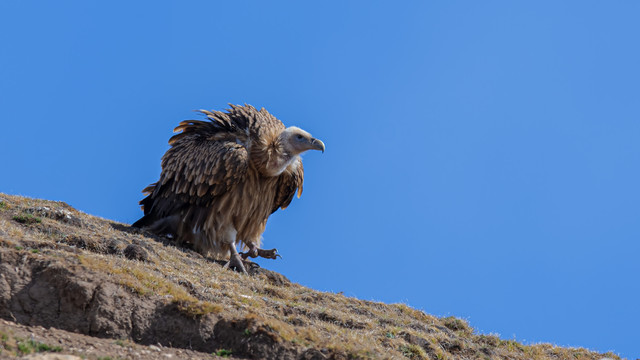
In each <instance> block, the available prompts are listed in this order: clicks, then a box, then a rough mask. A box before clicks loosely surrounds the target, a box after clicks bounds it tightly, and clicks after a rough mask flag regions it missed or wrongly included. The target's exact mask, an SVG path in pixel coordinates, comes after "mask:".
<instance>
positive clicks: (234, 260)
mask: <svg viewBox="0 0 640 360" xmlns="http://www.w3.org/2000/svg"><path fill="white" fill-rule="evenodd" d="M222 268H223V269H232V270H235V271H238V272H242V273H244V274H246V275H248V274H249V273H248V272H247V269H245V268H244V264H242V259H241V257H240V255H238V253H235V254H232V255H231V257H230V258H229V261H227V263H226V264H224V266H223V267H222Z"/></svg>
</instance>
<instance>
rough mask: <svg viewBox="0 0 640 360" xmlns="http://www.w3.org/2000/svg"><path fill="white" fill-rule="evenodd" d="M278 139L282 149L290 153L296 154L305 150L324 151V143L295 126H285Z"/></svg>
mask: <svg viewBox="0 0 640 360" xmlns="http://www.w3.org/2000/svg"><path fill="white" fill-rule="evenodd" d="M280 141H281V142H282V146H283V147H284V150H285V151H286V152H287V153H289V154H291V155H298V154H301V153H303V152H305V151H307V150H321V151H322V152H324V143H323V142H322V141H320V140H319V139H316V138H314V137H313V136H311V134H309V133H308V132H306V131H304V130H302V129H300V128H298V127H295V126H290V127H288V128H286V129H285V130H284V131H283V132H282V134H280Z"/></svg>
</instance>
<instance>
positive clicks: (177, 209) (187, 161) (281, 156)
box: [133, 105, 324, 272]
mask: <svg viewBox="0 0 640 360" xmlns="http://www.w3.org/2000/svg"><path fill="white" fill-rule="evenodd" d="M200 112H201V113H203V114H205V115H206V116H207V118H208V121H197V120H188V121H183V122H181V123H180V124H179V125H178V127H176V128H175V130H174V132H179V134H177V135H174V136H173V137H172V138H171V139H170V140H169V144H170V145H171V148H170V149H169V150H168V151H167V152H166V153H165V155H164V156H163V157H162V173H161V174H160V180H158V182H157V183H155V184H151V185H149V186H148V187H147V188H145V189H144V190H143V192H144V193H146V194H148V196H147V197H146V198H145V199H143V200H142V201H140V204H141V205H142V208H143V210H144V216H143V217H142V218H141V219H140V220H138V221H136V222H135V223H134V224H133V226H136V227H142V228H145V229H147V230H149V231H151V232H154V233H157V234H160V235H165V234H171V235H173V236H174V237H175V238H176V239H177V241H178V242H179V243H185V242H186V243H191V244H192V245H193V246H194V247H195V249H196V250H198V251H200V252H202V253H203V254H205V255H209V256H213V257H215V258H229V257H230V261H229V262H228V263H227V265H231V266H232V267H235V268H236V269H238V270H240V271H243V272H246V271H245V269H244V267H243V265H242V261H241V258H240V255H239V254H238V252H237V250H236V245H243V246H244V247H245V248H246V249H247V250H248V251H247V252H246V253H243V254H242V258H244V259H246V258H247V257H248V256H251V257H256V256H262V257H266V258H275V257H276V256H278V255H277V251H276V250H275V249H273V250H262V249H260V242H261V236H262V233H263V232H264V229H265V226H266V223H267V219H268V217H269V215H271V214H272V213H273V212H275V211H276V210H278V209H279V208H282V209H284V208H286V207H287V206H288V205H289V204H290V203H291V200H292V199H293V196H294V194H295V193H296V191H297V193H298V197H300V195H301V194H302V182H303V179H304V171H303V168H302V160H301V159H300V156H299V155H300V154H301V153H302V152H304V151H307V150H311V149H315V150H322V151H323V152H324V144H323V143H322V141H320V140H318V139H314V138H313V137H311V135H310V134H309V133H307V132H306V131H304V130H302V129H299V128H297V127H289V128H285V126H284V125H283V124H282V122H281V121H280V120H278V119H276V118H275V117H274V116H273V115H271V114H269V113H268V112H267V111H266V110H265V109H264V108H263V109H260V110H259V111H258V110H257V109H256V108H254V107H253V106H250V105H245V106H234V105H231V109H228V110H227V112H221V111H213V112H209V111H206V110H200Z"/></svg>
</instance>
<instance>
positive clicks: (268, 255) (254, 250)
mask: <svg viewBox="0 0 640 360" xmlns="http://www.w3.org/2000/svg"><path fill="white" fill-rule="evenodd" d="M240 255H242V258H243V259H245V260H246V259H247V258H248V257H252V258H256V257H258V256H260V257H263V258H265V259H276V258H282V256H280V254H278V249H271V250H264V249H260V248H259V247H257V246H256V245H254V244H249V251H247V252H246V253H240Z"/></svg>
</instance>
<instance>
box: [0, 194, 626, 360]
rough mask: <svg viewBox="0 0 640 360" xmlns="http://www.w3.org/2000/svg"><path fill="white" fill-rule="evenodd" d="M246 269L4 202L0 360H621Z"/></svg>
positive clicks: (120, 228) (54, 211)
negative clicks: (43, 356) (43, 358)
mask: <svg viewBox="0 0 640 360" xmlns="http://www.w3.org/2000/svg"><path fill="white" fill-rule="evenodd" d="M250 272H251V275H250V276H245V275H242V274H238V273H235V272H232V271H228V270H225V269H223V268H222V266H221V265H220V264H219V263H216V262H214V261H211V260H209V259H207V258H205V257H203V256H201V255H199V254H198V253H196V252H193V251H191V250H187V249H181V248H178V247H175V246H173V245H172V244H170V243H169V242H168V240H167V239H164V238H157V237H154V236H152V235H150V234H147V233H144V232H141V231H139V230H137V229H133V228H131V227H129V226H128V225H126V224H121V223H116V222H113V221H109V220H105V219H101V218H97V217H94V216H90V215H87V214H84V213H81V212H79V211H77V210H75V209H73V208H71V207H70V206H69V205H67V204H65V203H62V202H53V201H46V200H36V199H29V198H23V197H18V196H11V195H5V194H0V317H1V318H2V319H4V321H1V322H0V345H1V346H2V349H1V350H2V352H1V353H0V355H1V356H2V357H7V356H20V355H23V354H25V353H28V352H37V351H43V352H47V351H49V352H50V351H55V352H57V353H62V354H75V355H82V356H83V357H84V358H89V359H98V358H100V359H104V358H113V359H115V358H170V357H173V358H203V359H205V358H213V357H216V356H222V357H232V358H236V357H237V358H256V359H347V358H410V359H594V360H595V359H601V358H603V357H608V358H613V359H618V357H617V356H615V355H614V354H598V353H594V352H591V351H588V350H585V349H576V348H561V347H556V346H553V345H549V344H538V345H531V346H528V345H522V344H520V343H517V342H515V341H513V340H501V339H500V338H499V337H497V336H493V335H481V334H475V333H474V332H473V330H472V329H471V328H470V327H469V326H468V324H467V323H466V322H465V321H463V320H460V319H456V318H453V317H448V318H437V317H434V316H431V315H428V314H425V313H423V312H421V311H418V310H415V309H412V308H410V307H408V306H406V305H403V304H390V305H389V304H383V303H378V302H371V301H362V300H358V299H355V298H349V297H345V296H343V295H341V294H334V293H325V292H319V291H315V290H312V289H309V288H306V287H304V286H301V285H298V284H295V283H291V282H290V281H289V280H288V279H287V278H286V277H284V276H282V275H280V274H277V273H274V272H271V271H268V270H265V269H262V268H259V267H257V266H256V267H252V268H251V270H250ZM26 345H30V347H28V346H26Z"/></svg>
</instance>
